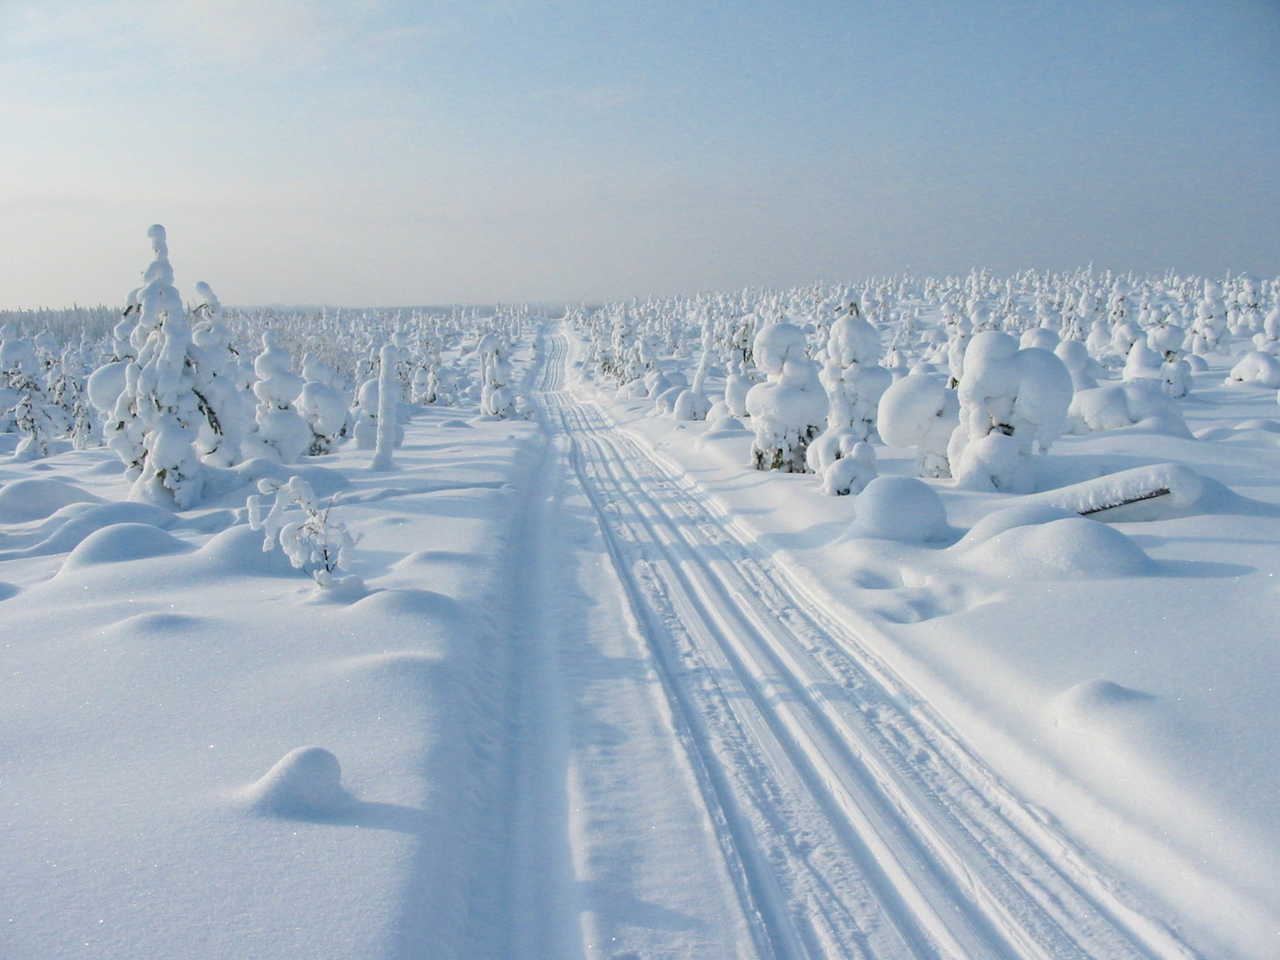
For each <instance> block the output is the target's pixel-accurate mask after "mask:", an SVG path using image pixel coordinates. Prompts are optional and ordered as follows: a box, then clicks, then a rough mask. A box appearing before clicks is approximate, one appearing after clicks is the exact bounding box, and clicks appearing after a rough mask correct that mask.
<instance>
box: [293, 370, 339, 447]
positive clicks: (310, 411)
mask: <svg viewBox="0 0 1280 960" xmlns="http://www.w3.org/2000/svg"><path fill="white" fill-rule="evenodd" d="M296 407H297V410H298V414H299V415H300V416H301V417H302V419H303V420H305V421H306V423H307V426H308V427H310V428H311V445H310V446H309V447H308V448H307V453H309V454H310V455H311V456H313V457H317V456H321V455H323V454H326V453H332V452H333V449H334V448H335V447H336V446H337V445H338V444H339V443H341V442H342V440H343V439H344V438H345V437H346V435H347V432H348V430H349V427H350V412H349V411H348V409H347V401H346V398H345V397H343V395H342V394H341V393H339V392H338V391H337V390H336V389H335V388H334V387H332V386H330V385H329V384H328V383H324V382H323V381H320V380H308V381H307V383H306V385H305V386H303V388H302V392H301V393H300V394H298V399H297V403H296Z"/></svg>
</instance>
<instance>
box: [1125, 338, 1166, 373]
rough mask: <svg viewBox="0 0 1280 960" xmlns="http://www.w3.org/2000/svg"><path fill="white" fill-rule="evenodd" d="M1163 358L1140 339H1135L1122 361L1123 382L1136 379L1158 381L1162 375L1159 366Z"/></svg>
mask: <svg viewBox="0 0 1280 960" xmlns="http://www.w3.org/2000/svg"><path fill="white" fill-rule="evenodd" d="M1163 365H1164V359H1163V358H1162V357H1161V356H1160V354H1158V353H1156V352H1155V351H1154V350H1152V349H1151V348H1150V347H1148V346H1147V345H1146V344H1145V343H1143V342H1142V341H1141V340H1135V341H1134V342H1133V346H1131V347H1130V348H1129V355H1128V356H1127V357H1126V358H1125V362H1124V375H1123V376H1124V382H1125V383H1133V382H1134V381H1136V380H1155V381H1160V380H1161V379H1162V377H1163V375H1162V373H1161V367H1162V366H1163Z"/></svg>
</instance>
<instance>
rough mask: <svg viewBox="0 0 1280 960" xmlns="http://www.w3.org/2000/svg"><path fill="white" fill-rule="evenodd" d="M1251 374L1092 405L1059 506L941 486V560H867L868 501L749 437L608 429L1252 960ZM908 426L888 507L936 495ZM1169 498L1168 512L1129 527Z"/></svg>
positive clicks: (1218, 362)
mask: <svg viewBox="0 0 1280 960" xmlns="http://www.w3.org/2000/svg"><path fill="white" fill-rule="evenodd" d="M1086 329H1087V327H1086ZM1064 352H1066V353H1068V354H1070V353H1071V352H1072V351H1069V350H1068V351H1064ZM1192 360H1193V361H1200V360H1201V358H1192ZM1234 363H1235V360H1234V359H1233V358H1231V357H1228V356H1223V355H1212V354H1211V355H1210V356H1209V357H1208V363H1207V364H1204V365H1203V366H1204V369H1203V370H1202V371H1201V372H1198V373H1190V385H1191V393H1190V396H1189V397H1188V398H1186V399H1183V400H1177V401H1175V400H1172V399H1171V398H1170V397H1168V396H1166V395H1165V392H1164V390H1163V389H1162V388H1161V384H1160V383H1158V382H1150V383H1130V384H1125V383H1116V382H1115V381H1114V380H1110V381H1104V383H1103V385H1102V386H1101V387H1099V388H1097V389H1096V390H1095V389H1089V388H1085V389H1083V390H1081V391H1079V392H1076V394H1075V397H1074V400H1073V402H1072V405H1071V415H1070V418H1069V419H1070V420H1071V422H1072V423H1073V424H1074V425H1075V430H1076V431H1077V432H1075V433H1068V434H1065V435H1063V436H1061V437H1059V438H1058V439H1057V440H1056V441H1055V443H1054V446H1053V448H1052V451H1051V452H1050V453H1048V454H1047V455H1043V456H1036V457H1034V458H1033V460H1032V466H1033V470H1034V475H1033V482H1034V487H1033V488H1034V489H1035V490H1038V491H1040V492H1038V493H1034V494H1030V495H1026V496H1011V495H1010V494H1007V493H1000V492H979V491H968V490H965V489H963V488H961V487H958V486H955V485H954V484H953V483H952V482H951V481H948V480H945V479H938V480H933V479H926V480H925V481H924V482H925V483H926V485H928V486H929V487H931V488H932V489H933V490H934V491H935V493H936V494H937V495H938V496H939V498H940V499H941V500H942V502H943V504H944V507H945V522H946V523H947V524H948V525H949V526H948V528H947V529H945V530H943V531H942V532H940V534H939V536H938V538H937V539H934V540H931V541H926V542H913V541H912V540H910V539H906V540H889V539H879V538H876V539H873V538H871V537H866V536H862V535H861V533H862V531H860V530H859V529H858V527H857V522H858V519H859V514H858V503H859V501H860V500H861V499H862V496H865V495H866V492H865V491H864V494H863V495H861V496H858V497H846V498H840V497H828V496H823V495H822V491H821V489H820V484H819V483H817V482H815V481H814V480H812V479H810V480H806V479H805V478H803V477H787V476H769V477H767V478H764V479H761V480H759V481H757V482H754V483H750V484H746V483H744V482H743V481H742V463H743V460H744V458H745V457H746V455H747V452H748V448H749V444H750V435H749V434H746V433H744V432H742V431H741V430H736V429H733V428H732V427H730V428H728V429H726V428H725V425H722V424H720V423H709V424H707V425H705V426H704V425H696V424H690V425H688V426H687V429H684V430H673V429H672V428H671V425H669V424H664V423H663V422H661V421H660V420H658V419H656V418H650V417H647V416H646V415H645V413H644V411H643V410H640V409H637V408H636V407H635V406H634V405H633V404H630V403H628V402H626V401H624V400H613V401H611V402H609V403H608V404H607V409H608V411H609V413H610V415H611V416H612V417H613V418H614V420H616V422H617V424H618V425H619V429H621V430H623V431H625V432H630V433H633V434H634V435H635V436H637V437H638V438H640V439H641V440H642V442H643V443H644V444H645V445H646V446H647V447H648V448H650V449H653V450H655V451H656V452H657V455H658V456H659V457H660V458H661V460H662V461H663V462H664V463H668V464H670V465H671V467H672V469H676V470H678V471H680V473H681V474H682V475H684V476H686V477H688V478H689V482H691V483H693V484H695V485H696V489H697V491H698V495H699V496H701V497H704V498H705V499H706V501H707V502H709V503H710V504H712V505H713V506H714V509H715V510H716V511H717V512H718V513H719V514H720V515H721V516H722V517H723V518H724V522H725V524H726V525H727V527H728V528H730V529H733V530H735V531H740V532H741V535H742V536H743V537H744V539H746V540H747V541H748V542H751V543H754V544H757V545H758V547H759V549H760V551H761V552H762V554H763V555H764V556H767V557H769V558H770V560H771V561H772V562H773V563H774V564H775V565H777V566H779V567H780V568H781V569H783V570H785V571H786V572H787V573H788V575H791V576H794V577H795V578H796V579H797V580H798V582H799V583H801V584H803V585H804V587H805V588H806V589H808V590H810V591H812V596H813V597H814V598H817V600H818V601H819V602H820V603H821V604H822V605H824V606H826V607H828V608H829V609H831V610H833V611H838V612H839V613H838V616H839V617H840V618H841V619H842V620H843V622H846V623H851V624H855V625H856V629H857V631H858V633H859V634H860V635H861V636H862V637H864V638H866V642H867V643H868V644H871V645H873V646H874V649H875V651H876V653H877V654H878V655H879V656H881V657H883V658H884V660H885V662H886V664H887V665H888V666H889V667H890V668H892V669H893V670H895V671H897V673H898V675H899V676H900V677H903V678H905V679H904V682H906V683H907V684H908V685H909V689H910V690H912V691H913V694H914V695H915V696H918V697H920V698H921V699H922V700H923V701H924V702H927V703H929V704H931V705H934V706H936V707H937V708H938V709H939V710H941V711H942V712H943V713H944V714H945V716H946V718H947V720H948V722H950V723H952V724H955V725H956V727H957V728H958V729H960V730H962V731H963V733H964V737H965V739H966V741H967V742H969V743H970V744H972V745H973V746H974V748H975V749H978V750H981V752H982V754H983V755H984V756H985V757H988V758H991V759H992V760H993V762H995V763H996V764H997V765H998V768H999V771H1000V775H1001V777H1002V778H1004V779H1005V780H1006V782H1008V783H1009V784H1010V785H1011V786H1012V787H1013V788H1015V789H1016V790H1017V791H1018V793H1019V794H1020V795H1022V796H1024V797H1026V798H1028V800H1029V801H1030V802H1032V803H1034V804H1035V806H1036V808H1037V809H1038V810H1040V811H1042V813H1041V815H1042V816H1047V817H1051V818H1052V821H1053V822H1054V823H1056V824H1060V825H1062V827H1063V828H1064V829H1068V830H1070V831H1071V833H1072V834H1073V835H1074V836H1075V837H1077V838H1079V840H1080V842H1082V843H1084V844H1085V845H1086V846H1087V848H1088V849H1089V850H1090V851H1091V852H1090V853H1089V854H1088V856H1089V857H1092V858H1096V859H1097V861H1099V862H1105V863H1106V864H1107V865H1108V869H1109V870H1111V871H1112V872H1113V873H1115V874H1116V875H1117V876H1120V877H1123V878H1124V879H1123V881H1122V882H1123V883H1125V884H1127V885H1128V886H1129V889H1131V890H1136V889H1144V890H1147V891H1149V892H1151V893H1152V896H1153V897H1154V898H1155V899H1156V900H1159V901H1160V902H1162V903H1163V904H1164V906H1163V907H1162V908H1155V912H1156V913H1157V914H1159V915H1161V916H1162V917H1163V921H1162V922H1164V923H1166V924H1169V925H1171V927H1172V928H1174V929H1179V930H1185V931H1187V932H1188V933H1190V932H1191V931H1193V930H1194V931H1196V932H1195V934H1194V937H1195V938H1196V939H1198V941H1199V943H1201V944H1207V945H1208V946H1204V947H1202V949H1203V951H1204V952H1205V955H1212V956H1232V957H1253V956H1262V955H1266V954H1267V953H1268V952H1269V946H1268V945H1269V944H1270V942H1271V937H1272V936H1273V934H1272V931H1273V930H1274V929H1275V918H1276V917H1277V916H1280V902H1277V901H1276V898H1275V893H1274V891H1275V887H1274V884H1273V882H1272V881H1273V878H1274V877H1275V876H1276V875H1277V874H1278V873H1280V862H1277V859H1276V856H1275V851H1276V850H1280V836H1278V835H1277V833H1276V821H1275V818H1274V817H1273V816H1272V815H1271V810H1270V802H1269V800H1268V799H1267V797H1268V796H1272V795H1274V793H1275V792H1276V791H1278V790H1280V780H1278V779H1277V775H1276V769H1277V768H1276V767H1275V766H1274V764H1272V763H1271V759H1272V757H1273V753H1274V749H1273V744H1274V742H1275V739H1276V738H1277V737H1280V726H1278V725H1277V719H1278V715H1277V714H1276V713H1275V711H1274V710H1272V709H1271V705H1272V704H1273V703H1274V698H1275V687H1274V682H1273V681H1272V680H1271V679H1270V678H1271V677H1273V676H1274V675H1275V670H1276V669H1277V667H1278V666H1280V664H1278V663H1277V661H1276V657H1275V652H1274V648H1273V645H1270V644H1269V641H1268V639H1267V638H1268V637H1269V636H1270V635H1271V632H1272V631H1270V628H1269V626H1268V625H1267V624H1268V623H1269V620H1270V618H1274V617H1275V616H1277V615H1280V593H1277V591H1276V590H1275V589H1274V584H1273V583H1272V580H1273V579H1274V578H1275V577H1276V576H1280V572H1278V570H1280V568H1277V566H1276V560H1275V552H1274V544H1275V543H1276V542H1280V485H1277V483H1276V481H1275V479H1274V478H1275V477H1276V476H1278V475H1280V473H1277V471H1278V470H1280V443H1277V441H1276V426H1277V423H1278V421H1277V418H1276V415H1275V414H1274V413H1273V412H1272V411H1273V410H1274V409H1275V406H1274V405H1275V396H1274V391H1272V390H1268V389H1266V388H1264V387H1261V386H1255V385H1250V384H1239V383H1237V384H1232V385H1224V382H1223V381H1224V378H1225V377H1226V374H1227V371H1228V370H1229V369H1230V367H1231V366H1232V365H1234ZM1195 365H1196V364H1195V363H1193V366H1195ZM1116 372H1118V371H1116ZM1116 372H1111V373H1110V374H1105V373H1104V371H1102V370H1101V369H1099V370H1098V375H1099V376H1106V375H1109V376H1111V377H1114V376H1115V375H1116ZM906 379H910V378H904V380H900V381H898V383H896V384H895V385H894V387H891V388H890V391H889V392H887V393H886V396H885V398H884V399H883V400H882V402H881V410H882V413H883V411H884V410H886V408H887V406H889V407H891V405H892V403H893V399H894V398H893V395H892V392H893V390H894V389H896V388H898V387H899V385H900V384H901V383H903V382H905V380H906ZM927 382H928V381H921V382H920V387H919V388H916V387H914V385H913V386H912V387H910V388H902V390H903V393H904V394H907V392H908V390H909V389H911V390H915V389H919V390H920V391H921V394H922V395H923V394H924V386H925V384H926V383H927ZM583 389H584V390H585V391H588V395H591V394H590V389H591V387H590V384H589V383H584V385H583ZM1108 405H1110V406H1108ZM923 409H924V410H926V411H927V412H929V414H930V415H931V416H932V415H934V411H935V409H936V408H935V407H934V406H933V405H932V404H924V405H923ZM903 419H904V420H906V421H907V422H913V421H912V418H910V417H904V418H903ZM917 419H923V418H917ZM895 425H896V424H895V418H894V417H893V416H890V417H889V418H887V419H886V418H885V417H884V416H883V415H882V417H881V423H880V427H881V433H882V434H884V439H885V441H886V442H887V443H889V444H890V446H889V447H887V448H886V447H879V446H878V447H877V448H876V453H877V460H878V468H879V471H880V473H881V477H880V479H879V480H877V481H874V483H880V482H881V481H883V480H885V479H888V477H896V478H900V479H906V478H907V476H909V475H910V474H913V473H916V472H917V469H918V463H917V461H916V457H915V451H914V449H913V445H911V444H909V443H907V442H905V440H906V439H907V438H904V437H902V436H900V435H897V434H895V432H894V427H895ZM886 430H887V431H888V432H887V434H886ZM908 437H909V438H910V439H914V435H913V434H908ZM1007 439H1012V438H1007ZM870 489H871V488H870V487H869V488H868V490H870ZM1157 489H1168V490H1169V493H1167V494H1162V495H1159V496H1157V497H1154V498H1152V499H1150V500H1144V501H1142V502H1138V503H1133V504H1130V505H1127V506H1122V507H1112V506H1110V505H1111V504H1114V503H1116V502H1117V499H1119V500H1124V499H1127V498H1129V497H1131V496H1142V495H1144V494H1147V493H1152V492H1153V491H1154V490H1157ZM1102 507H1109V509H1104V510H1102V511H1101V512H1099V513H1097V514H1093V515H1091V516H1090V517H1082V516H1080V514H1081V512H1084V511H1093V510H1096V509H1098V508H1102ZM949 543H953V544H954V545H953V546H951V547H949V548H948V547H947V544H949ZM1228 624H1229V625H1228ZM1157 891H1158V893H1157Z"/></svg>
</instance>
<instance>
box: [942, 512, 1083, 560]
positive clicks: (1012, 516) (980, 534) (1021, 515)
mask: <svg viewBox="0 0 1280 960" xmlns="http://www.w3.org/2000/svg"><path fill="white" fill-rule="evenodd" d="M1074 516H1077V514H1074V513H1072V512H1071V511H1070V510H1065V509H1063V508H1061V507H1055V506H1052V505H1051V504H1047V503H1024V504H1020V505H1019V506H1016V507H1006V508H1005V509H1004V510H996V511H994V512H992V513H989V514H987V515H986V516H985V517H983V518H982V519H981V520H979V521H978V522H977V523H975V524H974V525H973V528H972V529H971V530H970V531H969V532H968V533H966V534H965V535H964V538H963V539H961V541H960V542H959V543H957V544H956V545H955V546H954V547H953V548H952V549H953V550H957V551H963V550H966V549H968V548H970V547H976V546H978V545H979V544H982V543H986V542H987V541H988V540H990V539H991V538H992V537H996V536H999V535H1000V534H1002V533H1004V532H1005V531H1006V530H1012V529H1013V528H1014V527H1029V526H1034V525H1035V524H1038V523H1052V522H1053V521H1054V520H1065V519H1067V518H1069V517H1074Z"/></svg>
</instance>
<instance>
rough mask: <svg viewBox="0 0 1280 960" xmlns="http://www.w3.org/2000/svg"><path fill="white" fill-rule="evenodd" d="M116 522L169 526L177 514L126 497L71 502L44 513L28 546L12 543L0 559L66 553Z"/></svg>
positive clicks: (166, 527) (1, 552)
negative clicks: (123, 498) (114, 499)
mask: <svg viewBox="0 0 1280 960" xmlns="http://www.w3.org/2000/svg"><path fill="white" fill-rule="evenodd" d="M119 523H141V524H145V525H147V526H152V527H160V528H162V529H168V528H170V527H172V526H174V525H175V524H176V523H177V518H176V517H175V516H174V515H173V512H172V511H170V510H164V509H162V508H160V507H155V506H152V505H151V504H149V503H135V502H133V501H127V500H126V501H121V502H120V503H102V504H95V503H89V502H83V503H73V504H71V505H69V506H66V507H63V508H62V509H61V510H58V511H57V512H55V513H54V514H53V515H52V516H49V517H47V518H46V519H45V521H44V522H43V523H41V524H40V525H39V527H38V528H37V529H36V530H34V531H31V532H30V534H29V539H28V540H27V546H23V547H18V546H16V545H15V547H14V549H12V550H0V560H14V559H17V558H20V557H39V556H47V555H49V554H51V553H66V552H68V551H70V550H74V549H75V548H76V547H77V546H79V545H80V543H82V542H83V541H84V539H85V538H86V537H88V536H89V535H90V534H92V533H94V532H96V531H98V530H101V529H103V528H104V527H109V526H112V525H113V524H119ZM15 539H16V538H15Z"/></svg>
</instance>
